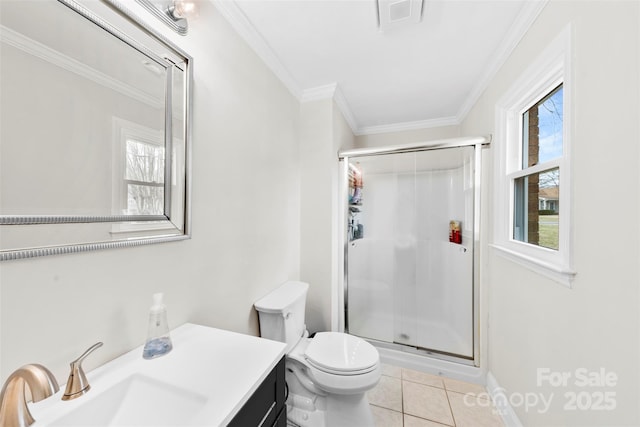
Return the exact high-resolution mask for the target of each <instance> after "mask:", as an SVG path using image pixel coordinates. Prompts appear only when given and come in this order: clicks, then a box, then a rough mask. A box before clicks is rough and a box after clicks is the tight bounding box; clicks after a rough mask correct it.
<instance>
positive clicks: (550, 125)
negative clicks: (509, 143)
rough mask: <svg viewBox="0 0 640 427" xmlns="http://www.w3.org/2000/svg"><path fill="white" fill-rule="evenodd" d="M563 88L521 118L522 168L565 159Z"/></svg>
mask: <svg viewBox="0 0 640 427" xmlns="http://www.w3.org/2000/svg"><path fill="white" fill-rule="evenodd" d="M562 92H563V91H562V85H560V86H558V87H557V88H555V89H554V90H552V91H551V93H549V94H548V95H547V96H545V97H544V98H542V99H541V100H540V101H539V102H538V103H537V104H535V105H534V106H532V107H531V108H529V109H528V110H527V111H525V113H524V114H523V115H522V125H523V126H522V132H523V135H522V136H523V137H522V168H523V169H524V168H528V167H530V166H534V165H537V164H539V163H544V162H547V161H549V160H553V159H557V158H558V157H561V156H562V121H563V120H562V118H563V98H562Z"/></svg>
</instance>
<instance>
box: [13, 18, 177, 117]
mask: <svg viewBox="0 0 640 427" xmlns="http://www.w3.org/2000/svg"><path fill="white" fill-rule="evenodd" d="M0 40H1V41H2V42H3V43H6V44H8V45H10V46H13V47H14V48H16V49H19V50H21V51H23V52H25V53H28V54H30V55H32V56H35V57H37V58H40V59H43V60H45V61H47V62H48V63H50V64H53V65H55V66H57V67H60V68H63V69H65V70H67V71H70V72H72V73H74V74H77V75H79V76H81V77H84V78H86V79H88V80H91V81H93V82H94V83H97V84H99V85H101V86H104V87H106V88H108V89H112V90H115V91H117V92H119V93H121V94H123V95H125V96H128V97H130V98H132V99H135V100H136V101H140V102H142V103H144V104H147V105H149V106H151V107H153V108H162V107H163V106H164V100H163V99H160V98H158V97H156V96H153V95H150V94H149V93H147V92H145V91H142V90H140V89H138V88H136V87H133V86H131V85H128V84H126V83H124V82H122V81H120V80H118V79H115V78H113V77H111V76H109V75H107V74H105V73H103V72H101V71H98V70H96V69H95V68H92V67H90V66H88V65H87V64H84V63H82V62H80V61H78V60H75V59H73V58H71V57H69V56H67V55H64V54H63V53H61V52H58V51H57V50H55V49H52V48H51V47H49V46H47V45H44V44H42V43H40V42H39V41H36V40H33V39H31V38H29V37H27V36H25V35H24V34H21V33H19V32H17V31H14V30H12V29H10V28H7V27H5V26H4V25H0Z"/></svg>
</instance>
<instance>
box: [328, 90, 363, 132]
mask: <svg viewBox="0 0 640 427" xmlns="http://www.w3.org/2000/svg"><path fill="white" fill-rule="evenodd" d="M333 101H334V102H335V103H336V105H337V106H338V109H340V112H341V113H342V117H344V119H345V121H346V122H347V124H348V125H349V127H350V128H351V132H353V134H354V135H357V134H358V132H359V130H360V127H359V126H358V121H357V120H356V118H355V116H354V115H353V112H352V111H351V108H349V103H348V102H347V98H345V96H344V95H343V93H342V91H341V90H340V86H338V85H336V91H335V93H334V95H333Z"/></svg>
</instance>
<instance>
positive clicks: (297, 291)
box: [254, 282, 381, 427]
mask: <svg viewBox="0 0 640 427" xmlns="http://www.w3.org/2000/svg"><path fill="white" fill-rule="evenodd" d="M308 289H309V285H308V284H307V283H303V282H286V283H285V284H283V285H282V286H280V287H279V288H277V289H276V290H274V291H273V292H271V293H269V294H268V295H267V296H265V297H264V298H262V299H260V300H259V301H257V302H256V303H255V304H254V306H255V308H256V310H258V314H259V317H260V334H261V336H262V337H263V338H268V339H271V340H275V341H281V342H284V343H286V344H287V347H286V350H285V351H286V355H287V356H286V368H287V371H286V380H287V387H288V398H287V422H288V425H298V426H301V427H325V426H327V427H337V426H350V427H352V426H363V427H364V426H373V416H372V414H371V409H370V407H369V402H368V400H367V395H366V392H367V390H370V389H371V388H373V387H374V386H375V385H376V384H377V383H378V381H379V380H380V375H381V369H380V356H379V354H378V350H376V349H375V347H373V346H372V345H371V344H369V343H368V342H366V341H364V340H363V339H361V338H358V337H354V336H352V335H348V334H343V333H340V332H320V333H317V334H316V335H315V336H314V337H313V338H309V333H308V332H307V330H306V326H305V323H304V310H305V302H306V298H307V290H308Z"/></svg>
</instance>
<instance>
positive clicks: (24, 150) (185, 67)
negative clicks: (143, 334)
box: [0, 0, 192, 260]
mask: <svg viewBox="0 0 640 427" xmlns="http://www.w3.org/2000/svg"><path fill="white" fill-rule="evenodd" d="M0 42H1V45H0V67H1V69H0V93H1V94H2V96H1V97H0V260H9V259H17V258H25V257H32V256H40V255H49V254H58V253H68V252H79V251H84V250H90V249H101V248H109V247H121V246H132V245H140V244H147V243H156V242H164V241H168V240H179V239H184V238H188V237H189V185H190V176H189V170H190V167H189V152H190V144H189V139H190V126H189V123H190V105H191V103H190V91H191V85H192V83H191V74H192V71H191V67H192V59H191V57H190V56H189V55H187V54H186V53H185V52H183V51H182V50H181V49H179V48H178V47H176V46H175V45H174V44H172V43H171V42H169V41H168V40H167V39H166V38H164V37H163V36H161V35H160V34H158V33H156V32H154V31H153V30H152V29H151V28H150V27H148V26H147V25H145V24H144V23H143V22H142V21H141V20H139V19H138V18H136V17H135V16H133V15H131V14H130V13H129V12H128V11H127V10H125V9H124V8H123V6H122V5H121V4H120V3H119V2H118V1H116V0H105V1H100V2H96V1H87V2H82V3H78V2H75V1H72V0H44V1H37V2H31V1H21V0H3V1H2V2H0Z"/></svg>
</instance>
